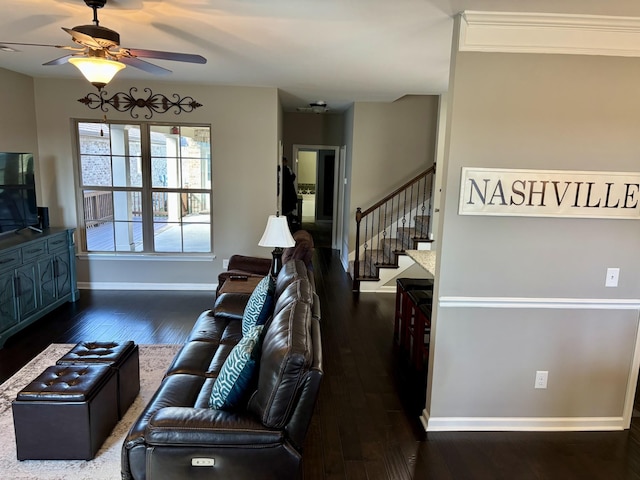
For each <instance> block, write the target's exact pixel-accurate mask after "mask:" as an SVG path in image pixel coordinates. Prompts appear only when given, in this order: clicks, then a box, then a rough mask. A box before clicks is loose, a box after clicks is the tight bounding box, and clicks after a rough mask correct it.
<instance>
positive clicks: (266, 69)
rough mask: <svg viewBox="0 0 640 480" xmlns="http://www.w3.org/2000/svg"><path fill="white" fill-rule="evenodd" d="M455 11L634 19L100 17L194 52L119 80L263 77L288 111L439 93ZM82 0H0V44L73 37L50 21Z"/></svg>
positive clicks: (261, 10)
mask: <svg viewBox="0 0 640 480" xmlns="http://www.w3.org/2000/svg"><path fill="white" fill-rule="evenodd" d="M464 10H480V11H508V12H550V13H569V14H572V13H576V14H577V13H579V14H589V15H613V16H629V17H640V2H638V1H637V0H607V1H602V0H518V1H513V0H108V1H107V5H106V6H105V7H104V8H102V9H100V10H99V11H98V17H99V19H100V25H101V26H103V27H107V28H111V29H113V30H116V31H117V32H119V33H120V38H121V44H122V46H123V47H129V48H140V49H152V50H167V51H173V52H182V53H197V54H200V55H202V56H204V57H206V58H207V60H208V63H207V64H206V65H197V64H186V63H178V62H169V61H163V60H151V61H152V63H156V64H158V65H160V66H163V67H165V68H169V69H171V70H172V71H173V73H172V74H171V75H168V76H165V77H159V78H156V77H153V76H152V75H151V74H149V73H145V72H143V71H140V70H137V69H135V68H132V67H128V68H126V69H125V70H124V71H122V72H121V73H119V74H118V77H119V78H121V79H147V78H149V79H150V78H154V79H158V80H166V81H170V82H192V83H200V84H215V85H244V86H270V87H278V88H279V89H280V90H281V94H282V97H281V98H282V100H283V104H284V106H285V108H286V109H287V110H294V109H295V107H297V106H305V105H307V104H308V103H310V102H313V101H316V100H324V101H326V102H327V103H328V104H329V107H330V108H331V109H332V111H340V110H342V109H344V108H346V107H347V106H348V105H349V104H350V103H352V102H354V101H393V100H395V99H397V98H399V97H402V96H403V95H407V94H439V93H442V92H444V91H446V88H447V82H448V73H449V58H450V46H451V35H452V28H453V16H454V15H455V14H456V13H458V12H461V11H464ZM92 15H93V14H92V11H91V9H89V8H88V7H87V6H86V5H85V4H84V1H83V0H2V1H1V4H0V32H1V33H0V44H1V43H2V42H26V43H42V44H53V45H72V43H73V42H71V37H70V36H69V35H67V34H66V33H65V32H64V31H63V30H62V29H61V28H60V27H67V28H71V27H74V26H76V25H87V24H90V23H91V19H92ZM15 48H16V49H18V50H19V51H18V52H4V51H0V67H2V68H6V69H9V70H13V71H16V72H20V73H24V74H27V75H31V76H34V77H78V76H79V75H80V73H79V72H78V71H77V70H76V69H75V67H73V66H72V65H70V64H68V63H67V64H64V65H58V66H46V67H44V66H42V64H43V63H45V62H47V61H49V60H52V59H54V58H58V57H61V56H63V55H64V54H65V52H64V51H63V50H58V49H54V48H47V47H33V46H21V47H15Z"/></svg>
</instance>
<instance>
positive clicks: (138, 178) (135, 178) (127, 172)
mask: <svg viewBox="0 0 640 480" xmlns="http://www.w3.org/2000/svg"><path fill="white" fill-rule="evenodd" d="M112 169H113V185H114V186H115V187H141V186H142V159H141V158H140V157H121V156H114V157H113V161H112Z"/></svg>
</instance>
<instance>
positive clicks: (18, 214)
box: [0, 152, 38, 235]
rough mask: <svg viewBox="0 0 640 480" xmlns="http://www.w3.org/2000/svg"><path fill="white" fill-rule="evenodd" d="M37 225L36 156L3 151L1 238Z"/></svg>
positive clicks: (0, 158)
mask: <svg viewBox="0 0 640 480" xmlns="http://www.w3.org/2000/svg"><path fill="white" fill-rule="evenodd" d="M35 225H38V206H37V203H36V184H35V178H34V175H33V155H32V154H30V153H3V152H0V235H1V234H3V233H7V232H12V231H16V230H20V229H23V228H28V227H32V226H35Z"/></svg>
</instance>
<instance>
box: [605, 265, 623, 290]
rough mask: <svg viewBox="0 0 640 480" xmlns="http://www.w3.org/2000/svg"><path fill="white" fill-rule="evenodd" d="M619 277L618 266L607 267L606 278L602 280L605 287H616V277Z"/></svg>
mask: <svg viewBox="0 0 640 480" xmlns="http://www.w3.org/2000/svg"><path fill="white" fill-rule="evenodd" d="M619 277H620V269H619V268H607V279H606V280H605V282H604V286H605V287H617V286H618V278H619Z"/></svg>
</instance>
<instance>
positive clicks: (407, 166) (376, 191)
mask: <svg viewBox="0 0 640 480" xmlns="http://www.w3.org/2000/svg"><path fill="white" fill-rule="evenodd" d="M348 119H349V120H352V124H351V125H348V128H347V130H346V131H347V132H348V133H347V134H345V138H346V139H347V158H348V162H347V166H348V168H349V172H350V174H351V176H350V179H351V184H350V192H349V195H350V198H349V201H348V206H349V210H348V211H347V212H348V213H347V214H346V219H347V220H348V228H349V229H348V230H345V233H346V232H348V238H349V251H353V250H354V248H355V214H356V208H357V207H360V208H362V209H363V210H364V209H366V208H368V207H370V206H371V205H373V204H374V203H375V202H377V201H378V200H381V199H382V198H383V197H384V196H385V195H387V194H389V193H391V192H393V191H394V190H395V189H396V188H398V187H400V186H401V185H402V184H404V183H405V182H407V181H408V180H410V179H411V178H413V177H414V176H415V175H417V174H418V173H419V172H421V171H423V170H425V169H427V168H428V167H429V166H431V165H432V164H433V162H434V158H435V143H436V126H437V120H438V97H437V96H433V95H408V96H405V97H402V98H401V99H399V100H396V101H395V102H391V103H380V102H356V103H355V104H354V106H353V108H352V111H351V112H349V115H348Z"/></svg>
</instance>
